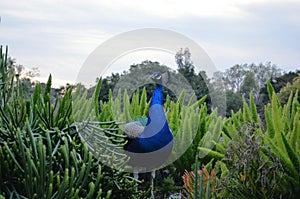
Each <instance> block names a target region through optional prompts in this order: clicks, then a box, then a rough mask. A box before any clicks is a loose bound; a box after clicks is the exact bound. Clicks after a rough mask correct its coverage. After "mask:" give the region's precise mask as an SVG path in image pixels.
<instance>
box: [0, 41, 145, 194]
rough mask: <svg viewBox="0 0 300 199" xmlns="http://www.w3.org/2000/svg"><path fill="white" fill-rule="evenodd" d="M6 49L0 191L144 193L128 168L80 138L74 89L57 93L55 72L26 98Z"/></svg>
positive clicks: (1, 72) (0, 58)
mask: <svg viewBox="0 0 300 199" xmlns="http://www.w3.org/2000/svg"><path fill="white" fill-rule="evenodd" d="M2 50H3V49H2V47H1V53H0V63H1V68H0V85H1V90H0V100H1V104H0V115H1V117H0V118H1V119H0V184H1V186H0V196H1V197H5V198H130V197H133V198H144V196H143V195H142V194H143V192H142V193H135V192H136V187H137V182H136V181H135V180H134V179H132V178H131V177H130V176H129V174H127V173H124V172H121V171H116V170H113V169H111V168H107V167H105V166H103V165H102V164H101V162H99V161H98V160H97V159H95V158H94V156H93V154H92V153H91V152H89V150H88V147H87V146H86V144H85V143H84V142H82V140H81V139H80V138H79V136H78V132H77V126H76V123H74V119H73V118H74V115H73V113H72V112H73V111H72V100H71V93H72V90H68V91H67V92H66V94H65V95H64V96H63V97H59V96H56V98H53V97H52V95H51V76H50V77H49V80H48V82H47V84H46V87H45V88H44V89H42V87H41V85H40V84H37V85H36V87H35V91H34V94H33V96H32V97H30V98H28V99H26V98H24V97H23V96H22V92H20V87H18V84H17V81H15V79H14V74H13V73H12V70H10V68H9V67H8V65H7V48H6V52H5V53H3V52H2ZM110 125H115V124H114V123H112V124H110ZM103 129H104V130H105V129H106V126H104V127H103ZM124 193H125V194H124ZM122 194H123V195H122Z"/></svg>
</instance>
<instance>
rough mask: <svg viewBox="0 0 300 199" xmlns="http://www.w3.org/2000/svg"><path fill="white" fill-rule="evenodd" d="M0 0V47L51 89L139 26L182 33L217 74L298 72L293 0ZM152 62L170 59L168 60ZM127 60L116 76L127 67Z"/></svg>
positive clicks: (299, 23) (298, 10) (298, 31)
mask: <svg viewBox="0 0 300 199" xmlns="http://www.w3.org/2000/svg"><path fill="white" fill-rule="evenodd" d="M0 1H1V3H0V16H1V23H0V44H1V45H8V46H9V52H10V56H12V57H13V58H16V60H17V63H18V64H22V65H24V66H25V67H28V68H31V67H38V68H39V69H40V72H41V78H45V77H47V76H48V75H49V74H50V73H51V74H52V76H53V78H54V79H55V80H54V81H56V84H59V83H64V82H74V81H76V77H77V75H78V72H79V70H80V67H81V66H82V64H83V63H84V61H85V60H86V59H87V57H88V55H89V54H90V53H91V52H92V51H93V50H94V49H95V48H97V47H98V46H99V45H101V43H103V42H105V41H106V40H108V39H110V38H112V37H114V36H116V35H118V34H120V33H123V32H126V31H131V30H135V29H140V28H161V29H167V30H172V31H175V32H178V33H180V34H182V35H185V36H186V37H188V38H190V39H192V40H194V41H195V42H197V43H198V44H199V45H200V46H201V47H202V48H203V49H204V50H205V51H206V53H207V54H208V55H209V57H210V58H211V59H212V60H213V62H214V64H215V66H216V67H217V69H218V70H225V69H226V68H229V67H231V66H233V65H234V64H242V63H256V64H258V63H260V62H262V63H265V62H268V61H271V62H272V63H273V64H276V65H277V66H278V67H280V68H282V69H284V70H296V69H300V36H299V35H300V0H253V1H250V0H244V1H242V0H227V1H226V0H207V1H199V0H181V1H175V0H165V1H162V0H151V1H149V0H148V1H144V0H136V1H127V0H106V1H101V0H94V1H82V0H73V1H58V0H46V1H34V0H28V1H4V0H0ZM184 47H185V46H183V48H184ZM191 53H192V56H193V52H191ZM149 57H150V59H155V56H153V57H151V56H150V55H149ZM144 58H147V56H146V57H145V55H144V56H141V57H139V58H136V60H133V59H132V56H131V58H130V59H129V58H128V60H130V61H134V62H135V63H136V62H138V61H139V60H142V59H144ZM192 58H193V57H192ZM157 59H158V60H156V61H159V62H162V63H165V64H169V63H171V62H174V58H173V56H171V58H170V59H169V60H164V59H163V56H162V57H157ZM128 60H127V62H128ZM127 62H124V61H123V62H122V64H123V66H122V67H123V68H120V72H122V71H123V70H124V69H126V68H129V65H130V64H131V63H127ZM122 64H121V65H122ZM171 64H175V62H174V63H171ZM121 65H120V67H121Z"/></svg>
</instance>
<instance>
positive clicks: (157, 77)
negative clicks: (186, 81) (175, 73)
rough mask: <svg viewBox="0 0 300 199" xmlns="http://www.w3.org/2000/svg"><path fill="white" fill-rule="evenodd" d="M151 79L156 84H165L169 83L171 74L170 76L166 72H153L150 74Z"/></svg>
mask: <svg viewBox="0 0 300 199" xmlns="http://www.w3.org/2000/svg"><path fill="white" fill-rule="evenodd" d="M151 79H152V80H153V81H154V82H155V83H156V84H166V83H168V82H169V81H170V79H171V74H170V72H169V71H166V72H164V73H160V72H154V73H152V76H151Z"/></svg>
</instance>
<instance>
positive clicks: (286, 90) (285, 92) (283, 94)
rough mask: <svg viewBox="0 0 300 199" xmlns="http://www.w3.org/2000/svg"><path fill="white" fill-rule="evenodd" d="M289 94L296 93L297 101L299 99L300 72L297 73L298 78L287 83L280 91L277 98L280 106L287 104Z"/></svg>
mask: <svg viewBox="0 0 300 199" xmlns="http://www.w3.org/2000/svg"><path fill="white" fill-rule="evenodd" d="M291 92H293V93H294V94H295V93H296V92H298V99H300V72H298V76H297V77H295V78H294V79H293V82H292V83H289V82H288V83H287V84H286V86H285V87H283V88H281V89H280V92H279V94H278V98H279V100H280V102H281V103H282V104H286V103H287V101H288V99H289V96H290V94H291Z"/></svg>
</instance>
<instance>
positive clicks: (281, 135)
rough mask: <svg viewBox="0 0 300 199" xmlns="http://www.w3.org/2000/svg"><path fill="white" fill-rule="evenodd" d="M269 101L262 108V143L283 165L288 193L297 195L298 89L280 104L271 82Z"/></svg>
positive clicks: (299, 190)
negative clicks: (263, 114)
mask: <svg viewBox="0 0 300 199" xmlns="http://www.w3.org/2000/svg"><path fill="white" fill-rule="evenodd" d="M268 93H269V97H270V99H271V104H268V105H267V106H266V107H265V117H266V128H267V129H266V134H265V142H266V143H267V144H268V146H269V147H270V150H271V152H272V153H273V154H274V155H275V156H276V157H277V158H279V160H280V161H281V163H282V165H283V166H284V168H285V171H286V174H287V177H286V181H287V185H286V186H287V188H288V190H289V191H290V194H291V195H300V144H299V143H300V103H299V101H298V91H297V92H296V93H295V94H294V93H292V92H291V94H290V96H289V99H288V102H287V103H286V104H284V105H283V106H282V105H281V104H280V102H279V100H278V97H277V95H276V93H275V92H274V89H273V87H272V85H271V83H270V82H268Z"/></svg>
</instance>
